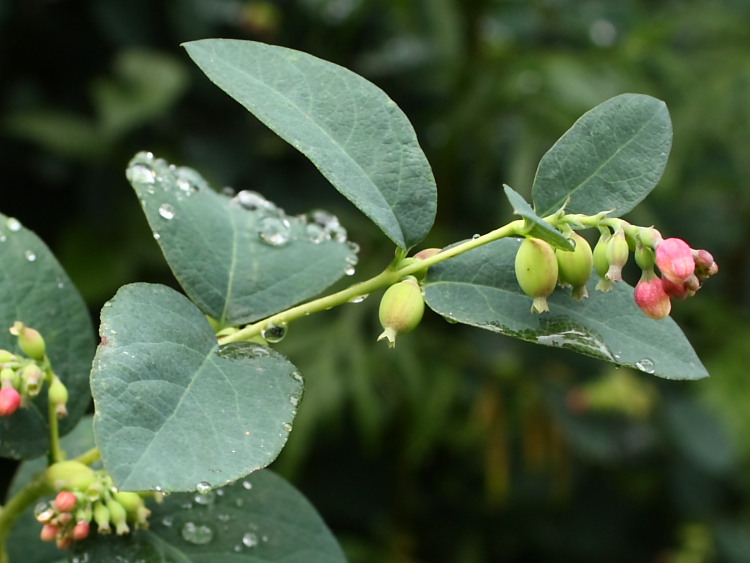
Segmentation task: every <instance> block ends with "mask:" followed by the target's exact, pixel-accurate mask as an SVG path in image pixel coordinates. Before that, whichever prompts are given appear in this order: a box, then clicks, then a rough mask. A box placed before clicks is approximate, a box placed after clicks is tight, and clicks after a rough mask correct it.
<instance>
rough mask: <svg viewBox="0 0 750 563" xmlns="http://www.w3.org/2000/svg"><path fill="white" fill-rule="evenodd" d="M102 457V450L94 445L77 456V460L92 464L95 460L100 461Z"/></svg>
mask: <svg viewBox="0 0 750 563" xmlns="http://www.w3.org/2000/svg"><path fill="white" fill-rule="evenodd" d="M101 457H102V452H100V451H99V448H96V447H94V448H91V449H90V450H88V451H86V452H84V453H82V454H81V455H79V456H78V457H77V458H75V461H77V462H79V463H82V464H84V465H91V464H92V463H94V462H95V461H99V460H100V459H101Z"/></svg>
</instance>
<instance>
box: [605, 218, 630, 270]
mask: <svg viewBox="0 0 750 563" xmlns="http://www.w3.org/2000/svg"><path fill="white" fill-rule="evenodd" d="M606 256H607V262H608V263H609V268H608V269H607V273H606V274H605V277H606V278H607V279H608V280H610V281H613V282H620V281H622V268H623V267H624V266H625V264H626V263H627V262H628V258H629V257H630V246H628V240H627V239H626V238H625V233H624V232H623V231H622V229H621V230H619V231H617V232H616V233H615V234H614V235H612V238H611V239H610V241H609V244H608V245H607V253H606Z"/></svg>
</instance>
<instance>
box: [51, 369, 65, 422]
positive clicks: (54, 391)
mask: <svg viewBox="0 0 750 563" xmlns="http://www.w3.org/2000/svg"><path fill="white" fill-rule="evenodd" d="M47 397H48V398H49V402H50V403H52V405H54V407H55V413H56V414H57V417H58V418H62V417H64V416H67V415H68V409H67V404H68V388H67V387H65V384H64V383H63V382H62V381H60V378H59V377H55V378H54V379H53V380H52V383H50V386H49V391H48V394H47Z"/></svg>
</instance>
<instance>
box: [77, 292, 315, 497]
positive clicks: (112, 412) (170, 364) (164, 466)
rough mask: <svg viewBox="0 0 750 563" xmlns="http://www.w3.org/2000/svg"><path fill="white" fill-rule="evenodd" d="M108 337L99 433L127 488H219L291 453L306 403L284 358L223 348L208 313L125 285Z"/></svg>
mask: <svg viewBox="0 0 750 563" xmlns="http://www.w3.org/2000/svg"><path fill="white" fill-rule="evenodd" d="M99 330H100V336H101V338H102V342H101V344H100V345H99V348H98V349H97V352H96V356H95V358H94V367H93V371H92V374H91V389H92V393H93V395H94V402H95V404H96V415H95V417H94V431H95V434H96V441H97V444H98V445H99V449H100V450H101V453H102V460H103V462H104V466H105V468H106V469H107V471H108V472H109V473H110V474H111V475H112V477H113V478H114V480H115V482H116V483H117V485H118V486H119V487H120V488H121V489H125V490H157V489H161V490H164V491H189V490H195V489H196V486H197V484H198V483H201V482H207V483H209V484H210V485H211V486H214V487H215V486H219V485H223V484H225V483H228V482H230V481H234V480H236V479H238V478H240V477H242V476H244V475H247V474H248V473H250V472H251V471H254V470H256V469H259V468H261V467H264V466H266V465H267V464H269V463H270V462H271V461H273V460H274V459H275V457H276V456H277V455H278V453H279V451H281V448H282V447H283V446H284V444H285V442H286V440H287V436H288V434H289V431H290V430H291V423H292V420H293V418H294V415H295V414H296V405H297V403H298V402H299V400H300V397H301V395H302V377H301V376H300V375H299V374H298V373H297V371H296V369H295V367H294V366H293V365H292V364H291V363H290V362H289V361H288V360H287V359H286V358H284V356H282V355H281V354H279V353H277V352H275V351H273V350H271V349H269V348H267V347H265V346H260V345H257V344H251V343H249V342H240V343H234V344H229V345H227V346H223V347H219V346H218V345H217V343H216V336H215V335H214V332H213V331H212V330H211V327H210V326H209V324H208V321H207V320H206V318H205V317H204V316H203V315H202V314H201V312H200V311H199V310H198V309H197V308H196V307H195V306H194V305H193V304H192V303H191V302H190V301H189V300H188V299H187V298H185V297H184V296H183V295H181V294H180V293H177V292H176V291H174V290H172V289H170V288H168V287H165V286H161V285H153V284H143V283H139V284H131V285H127V286H124V287H122V288H121V289H120V290H119V291H118V292H117V295H115V297H114V298H113V299H112V301H110V302H108V303H107V304H106V305H105V307H104V308H103V309H102V321H101V326H100V329H99Z"/></svg>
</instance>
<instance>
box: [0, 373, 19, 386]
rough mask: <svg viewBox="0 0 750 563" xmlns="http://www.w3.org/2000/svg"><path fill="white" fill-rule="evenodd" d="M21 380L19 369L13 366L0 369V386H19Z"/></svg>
mask: <svg viewBox="0 0 750 563" xmlns="http://www.w3.org/2000/svg"><path fill="white" fill-rule="evenodd" d="M20 382H21V377H20V376H19V375H18V370H15V369H13V368H2V369H0V387H3V388H5V387H13V388H15V387H18V384H19V383H20Z"/></svg>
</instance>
